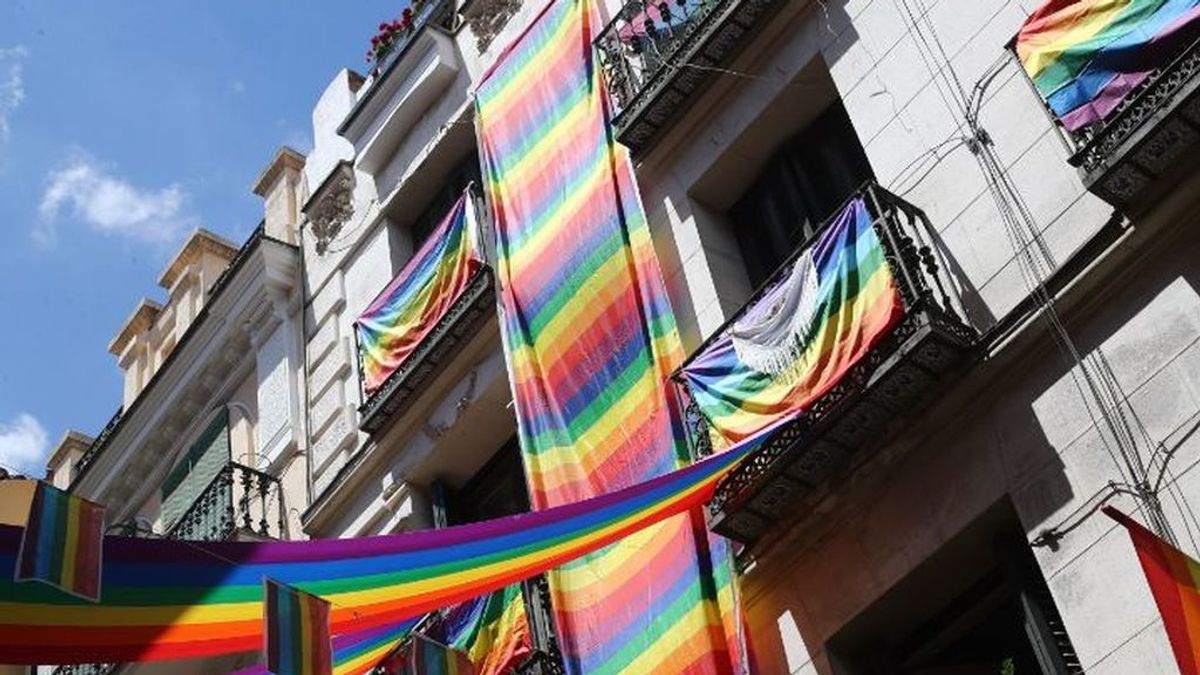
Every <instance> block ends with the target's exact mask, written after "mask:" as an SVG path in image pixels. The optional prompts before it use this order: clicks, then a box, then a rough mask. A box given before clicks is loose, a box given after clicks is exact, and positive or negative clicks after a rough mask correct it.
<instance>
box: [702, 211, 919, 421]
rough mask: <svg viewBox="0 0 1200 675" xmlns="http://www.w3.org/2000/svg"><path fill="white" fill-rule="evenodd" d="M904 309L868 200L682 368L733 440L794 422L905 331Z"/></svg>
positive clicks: (829, 228) (704, 406)
mask: <svg viewBox="0 0 1200 675" xmlns="http://www.w3.org/2000/svg"><path fill="white" fill-rule="evenodd" d="M903 312H904V310H903V305H902V304H901V302H900V295H899V292H898V291H897V290H896V283H895V280H894V279H893V277H892V272H891V269H890V268H889V267H888V264H887V261H886V260H885V259H884V251H883V247H882V246H881V245H880V242H879V237H878V235H877V233H876V232H875V228H874V227H873V226H872V223H871V215H870V213H869V212H868V211H867V207H866V204H864V203H863V200H862V199H861V198H855V199H853V200H851V202H850V204H849V205H848V206H847V207H846V208H845V209H844V210H843V211H842V212H841V213H840V214H838V215H837V216H836V217H835V218H834V220H833V222H832V223H830V224H829V225H828V226H827V227H826V228H825V229H824V230H823V231H822V234H821V235H820V236H819V237H818V239H817V241H816V242H815V243H814V244H813V245H812V246H811V247H810V248H808V249H806V250H805V251H803V252H802V253H801V254H800V255H799V256H798V257H797V258H796V260H795V261H794V262H793V263H791V267H790V269H789V270H788V271H787V273H786V274H783V275H781V277H780V278H779V279H778V280H777V281H776V282H775V285H774V286H772V287H771V288H769V289H767V290H766V292H765V293H764V294H763V295H762V297H760V298H759V299H758V300H757V301H756V303H755V304H754V305H752V306H750V307H749V308H747V311H746V312H745V314H743V315H742V317H740V318H739V319H738V320H736V321H734V323H733V324H732V325H731V326H728V327H727V328H726V329H725V330H724V332H722V333H721V334H719V335H718V336H716V337H715V338H714V339H713V340H712V341H710V342H709V343H708V344H707V345H705V346H704V347H703V348H702V349H701V350H700V351H698V352H697V353H696V354H695V355H694V356H693V357H692V359H691V361H689V362H688V363H687V364H685V365H684V367H683V368H682V370H681V371H680V374H679V376H680V378H681V379H682V380H683V381H684V382H685V383H686V384H687V387H688V390H689V391H690V393H691V396H692V399H693V400H694V401H695V402H696V404H697V405H698V406H699V407H700V410H701V411H702V412H703V413H704V415H705V417H707V418H708V420H709V423H710V424H711V425H712V426H713V427H714V428H715V429H717V430H718V432H720V434H721V435H722V436H723V437H724V438H725V439H728V440H730V441H738V440H741V439H744V438H749V437H751V436H754V435H755V434H758V433H760V432H761V431H762V430H763V429H764V428H766V427H767V426H770V425H772V424H777V423H778V422H779V420H781V419H794V418H795V417H796V416H798V415H800V414H801V413H802V411H803V410H804V409H805V408H807V407H808V406H809V405H810V404H811V403H812V402H813V401H814V400H816V399H817V398H819V397H820V396H822V395H823V394H825V392H827V391H829V389H830V388H831V387H832V386H833V385H834V384H836V383H837V382H838V380H840V379H841V378H842V377H843V376H844V375H845V374H846V372H847V371H848V370H849V369H850V367H851V366H853V365H854V364H856V363H858V362H859V360H860V359H862V357H863V356H864V355H866V354H867V353H868V352H869V351H870V349H871V348H872V347H873V346H874V345H875V344H876V343H877V342H878V341H879V340H880V339H881V338H882V337H883V336H885V335H886V334H887V333H888V331H890V330H891V329H892V327H893V326H895V324H896V322H897V321H899V320H900V318H901V316H903Z"/></svg>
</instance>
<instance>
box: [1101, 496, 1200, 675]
mask: <svg viewBox="0 0 1200 675" xmlns="http://www.w3.org/2000/svg"><path fill="white" fill-rule="evenodd" d="M1104 513H1105V515H1107V516H1108V517H1110V518H1112V519H1113V520H1115V521H1117V522H1118V523H1120V524H1121V525H1122V526H1124V528H1125V529H1126V530H1128V532H1129V537H1130V539H1132V540H1133V548H1134V550H1135V551H1137V556H1138V561H1139V562H1141V564H1142V572H1144V573H1145V574H1146V582H1147V583H1149V584H1150V592H1151V593H1152V594H1153V595H1154V602H1155V604H1157V605H1158V613H1159V614H1160V615H1162V620H1163V626H1164V627H1165V628H1166V630H1167V639H1168V640H1170V642H1171V649H1172V650H1173V651H1174V652H1175V662H1176V663H1177V664H1179V672H1180V674H1181V675H1200V563H1198V562H1196V561H1195V560H1193V559H1192V558H1190V557H1189V556H1187V555H1184V553H1183V552H1182V551H1180V550H1179V549H1177V548H1175V547H1174V546H1172V545H1170V544H1168V543H1167V542H1165V541H1163V540H1162V539H1160V538H1159V537H1158V536H1156V535H1155V534H1154V533H1153V532H1151V531H1150V530H1147V529H1146V528H1144V527H1142V526H1141V525H1140V524H1138V523H1137V522H1136V521H1135V520H1133V519H1132V518H1130V517H1129V516H1127V515H1125V514H1124V513H1121V512H1120V511H1118V510H1117V509H1115V508H1113V507H1111V506H1105V507H1104Z"/></svg>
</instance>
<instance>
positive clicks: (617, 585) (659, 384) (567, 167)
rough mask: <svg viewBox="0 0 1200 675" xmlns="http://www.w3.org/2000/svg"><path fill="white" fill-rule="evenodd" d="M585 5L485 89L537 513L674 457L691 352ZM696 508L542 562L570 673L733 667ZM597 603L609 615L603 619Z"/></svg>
mask: <svg viewBox="0 0 1200 675" xmlns="http://www.w3.org/2000/svg"><path fill="white" fill-rule="evenodd" d="M600 25H601V24H600V22H599V19H598V16H597V13H596V8H595V6H594V5H593V3H592V2H590V0H558V1H556V2H551V3H550V4H549V5H547V6H546V7H545V8H544V9H543V10H542V11H541V12H540V13H539V14H538V15H537V16H536V17H535V18H534V19H533V20H532V22H531V24H530V25H529V27H528V28H527V29H526V30H525V32H524V33H523V34H522V35H520V36H519V37H518V38H517V39H516V41H515V42H514V43H513V44H512V45H510V46H509V47H508V48H507V49H506V50H505V51H504V52H503V53H502V54H501V55H500V56H499V58H498V60H497V63H496V64H495V65H494V66H493V67H492V69H491V70H490V71H488V72H487V73H486V74H485V75H484V76H483V78H482V79H481V81H480V84H479V88H478V91H477V92H476V111H477V114H476V126H477V132H478V138H479V145H480V153H481V156H482V163H483V173H484V176H485V179H484V182H485V190H486V193H487V197H488V205H489V208H490V210H491V215H492V222H493V225H494V227H495V229H496V239H497V264H496V266H497V276H498V278H499V280H500V288H501V291H500V293H499V296H500V297H499V302H500V314H501V328H502V332H503V336H504V344H505V352H506V355H507V356H508V363H509V369H510V381H511V383H512V387H513V399H514V402H515V405H516V411H517V423H518V430H519V437H520V441H521V448H522V452H523V455H524V459H525V468H526V473H527V476H528V483H529V486H530V492H531V501H532V503H533V505H534V508H537V509H545V508H548V507H552V506H555V505H561V504H571V503H574V502H579V501H581V500H585V499H588V498H591V497H594V496H596V495H603V494H605V493H607V492H610V491H612V490H616V489H620V488H623V487H627V486H630V485H634V484H637V483H638V482H640V481H643V480H646V479H647V478H649V477H651V476H657V475H661V474H664V473H666V472H669V471H671V470H672V469H674V468H675V467H677V466H678V465H679V463H680V462H681V457H682V456H683V455H684V453H683V451H682V447H683V445H682V441H681V438H682V436H681V434H680V428H679V426H678V425H677V423H676V419H677V418H676V416H675V415H674V412H673V410H672V407H671V406H672V402H673V400H674V399H673V396H672V394H671V392H670V391H669V388H668V385H667V379H668V377H669V374H670V372H671V371H672V370H673V369H674V366H675V365H676V364H678V363H679V362H680V361H681V360H682V356H683V351H682V346H681V344H680V341H679V336H678V333H677V331H676V327H675V319H674V316H673V314H672V313H671V308H670V305H669V303H668V301H667V296H666V292H665V289H664V286H663V282H662V277H661V272H660V270H659V268H658V261H657V258H656V256H655V252H654V247H653V242H652V241H651V237H650V231H649V228H648V226H647V223H646V219H645V214H644V213H643V211H642V206H641V199H640V196H639V195H638V192H637V185H636V181H635V178H634V174H633V168H632V164H631V162H630V160H629V157H628V155H627V152H626V151H625V149H624V148H622V147H621V146H619V145H617V144H616V143H615V141H614V139H613V135H612V129H611V127H610V125H609V123H608V119H609V110H608V101H607V99H606V95H605V92H604V89H603V82H602V80H601V79H600V77H599V74H598V72H599V69H598V68H597V64H596V63H595V60H594V58H595V57H594V54H593V51H592V49H591V44H592V39H593V37H594V35H595V31H596V29H598V27H599V26H600ZM702 531H703V523H702V522H701V521H700V516H699V515H698V514H686V515H681V516H680V517H678V518H674V519H672V520H671V521H669V522H665V523H663V524H661V525H659V526H657V527H653V528H648V529H647V530H645V531H642V532H638V533H637V534H636V535H634V536H632V537H630V538H629V539H627V540H625V541H622V542H620V543H619V544H618V545H616V546H613V547H612V548H609V549H607V550H605V551H603V552H600V553H598V554H597V555H594V556H590V557H588V558H587V559H585V560H580V561H576V562H573V563H570V564H568V565H564V566H563V568H562V569H559V570H556V571H555V572H554V573H553V574H551V575H550V585H551V592H552V596H553V601H554V608H555V617H556V622H555V623H556V624H557V627H558V630H559V633H560V644H561V645H562V650H563V654H564V657H565V659H566V665H567V668H568V670H569V671H570V672H573V673H578V672H589V673H591V672H601V673H607V672H623V671H636V672H651V671H655V670H663V669H667V670H672V671H676V672H678V671H681V670H687V671H690V672H728V671H729V670H730V669H731V664H730V660H729V654H728V650H727V647H726V640H725V639H724V636H723V635H722V627H721V616H720V612H719V609H718V607H717V604H716V601H715V597H714V595H715V587H714V586H713V584H712V580H711V579H706V578H704V576H705V575H704V574H703V573H702V568H703V569H708V568H709V566H708V565H707V564H704V565H702V564H701V561H702V556H703V555H705V547H704V545H703V541H702V535H699V534H698V533H701V532H702ZM597 616H603V617H604V620H603V621H597V620H596V617H597Z"/></svg>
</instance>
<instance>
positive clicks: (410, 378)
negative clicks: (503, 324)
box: [331, 266, 495, 484]
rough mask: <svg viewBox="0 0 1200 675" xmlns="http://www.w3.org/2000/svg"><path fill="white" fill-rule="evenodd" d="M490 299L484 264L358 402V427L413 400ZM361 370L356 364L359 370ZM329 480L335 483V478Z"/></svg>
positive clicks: (381, 420) (380, 424)
mask: <svg viewBox="0 0 1200 675" xmlns="http://www.w3.org/2000/svg"><path fill="white" fill-rule="evenodd" d="M494 302H495V296H494V295H493V294H492V273H491V271H490V270H489V269H488V268H487V267H486V266H485V267H482V268H481V269H480V270H479V271H478V272H477V273H476V274H475V276H474V277H472V278H471V280H470V281H469V282H468V283H467V287H466V288H465V289H464V290H463V292H462V295H461V296H459V298H458V300H457V301H455V303H454V305H453V306H451V307H450V310H449V311H447V312H446V314H445V316H443V317H442V318H441V319H440V320H439V321H438V322H437V325H436V326H434V327H433V330H431V331H430V332H429V334H428V335H427V336H425V339H424V340H422V341H421V344H420V345H418V346H417V348H416V349H415V350H414V351H413V352H412V354H410V355H409V357H408V359H407V360H406V361H405V362H404V364H403V365H401V366H400V367H399V368H397V369H396V370H395V371H394V372H393V373H392V374H391V375H389V376H388V378H387V379H386V380H384V382H383V384H382V385H380V387H379V389H377V390H375V392H374V393H373V394H371V395H370V396H369V397H367V398H366V400H364V401H363V404H362V405H361V406H359V408H358V412H359V415H360V417H361V420H362V421H361V422H360V423H359V427H361V428H362V430H363V431H366V432H367V433H372V434H373V433H376V432H378V431H380V430H381V429H383V428H385V427H386V426H387V424H388V422H389V421H391V420H392V419H394V418H396V417H398V416H399V415H400V414H402V413H403V412H404V411H405V410H406V409H407V408H408V406H409V404H411V403H412V402H413V400H414V399H415V394H417V393H418V392H419V391H420V388H421V386H422V385H424V384H425V383H427V382H428V381H429V379H430V377H431V376H433V375H435V374H436V373H437V372H438V371H439V370H440V369H441V367H442V365H443V363H444V362H445V361H447V360H449V359H451V358H453V357H454V354H455V353H456V348H458V347H461V346H462V345H463V344H464V343H465V342H466V341H467V340H469V339H471V337H472V336H474V335H475V333H476V331H477V329H478V328H479V326H480V324H481V323H482V321H483V320H484V319H486V318H487V317H489V316H491V314H492V312H493V311H494V310H493V309H492V304H493V303H494ZM360 354H361V352H360ZM360 366H361V364H360ZM361 372H362V368H361V367H360V368H359V373H361ZM352 464H353V462H351V463H350V464H347V465H346V467H351V466H352ZM333 483H337V479H335V480H334V481H333ZM333 483H331V484H333Z"/></svg>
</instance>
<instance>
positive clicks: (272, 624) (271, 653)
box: [263, 578, 333, 675]
mask: <svg viewBox="0 0 1200 675" xmlns="http://www.w3.org/2000/svg"><path fill="white" fill-rule="evenodd" d="M263 594H264V596H265V598H266V602H265V605H266V610H265V614H264V621H265V624H266V628H265V630H264V631H263V632H264V634H265V637H266V644H265V645H264V651H265V653H266V655H267V670H269V671H270V672H272V673H274V674H275V675H331V674H332V673H333V656H332V644H333V641H332V640H331V639H330V635H329V601H327V600H322V599H321V598H318V597H317V596H315V595H312V594H311V593H305V592H304V591H301V590H298V589H295V588H292V587H291V586H288V585H287V584H284V583H280V582H278V581H275V580H274V579H269V578H264V579H263Z"/></svg>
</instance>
